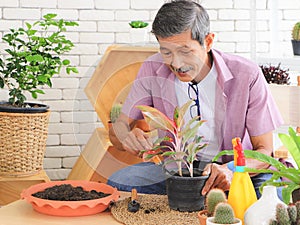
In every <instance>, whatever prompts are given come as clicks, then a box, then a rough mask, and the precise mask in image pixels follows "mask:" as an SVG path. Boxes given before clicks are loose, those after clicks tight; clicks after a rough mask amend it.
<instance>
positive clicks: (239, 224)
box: [206, 217, 258, 225]
mask: <svg viewBox="0 0 300 225" xmlns="http://www.w3.org/2000/svg"><path fill="white" fill-rule="evenodd" d="M213 221H214V217H208V218H207V219H206V225H222V224H219V223H215V222H213ZM233 224H234V225H242V221H241V220H240V219H238V218H235V223H233ZM223 225H229V224H223ZM257 225H258V224H257Z"/></svg>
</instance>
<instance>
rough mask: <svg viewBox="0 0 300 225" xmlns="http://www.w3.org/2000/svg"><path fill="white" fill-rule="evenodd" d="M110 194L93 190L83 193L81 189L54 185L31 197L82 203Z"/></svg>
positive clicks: (66, 185)
mask: <svg viewBox="0 0 300 225" xmlns="http://www.w3.org/2000/svg"><path fill="white" fill-rule="evenodd" d="M108 195H110V194H105V193H103V192H97V191H95V190H91V191H85V190H83V188H82V187H80V186H78V187H73V186H72V185H70V184H62V185H55V186H53V187H50V188H46V189H45V190H44V191H39V192H36V193H34V194H32V196H34V197H37V198H42V199H47V200H56V201H84V200H92V199H98V198H104V197H106V196H108Z"/></svg>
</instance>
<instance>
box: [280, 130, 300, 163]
mask: <svg viewBox="0 0 300 225" xmlns="http://www.w3.org/2000/svg"><path fill="white" fill-rule="evenodd" d="M289 134H290V136H288V135H287V134H278V136H279V138H280V140H281V142H282V143H283V145H284V146H285V147H286V148H287V149H288V151H289V153H290V154H291V155H292V157H293V159H294V161H295V163H296V164H297V166H298V168H300V137H298V136H296V133H295V131H294V130H293V129H292V128H289Z"/></svg>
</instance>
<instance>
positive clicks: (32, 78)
mask: <svg viewBox="0 0 300 225" xmlns="http://www.w3.org/2000/svg"><path fill="white" fill-rule="evenodd" d="M25 25H26V26H25V28H23V27H20V28H18V29H10V31H9V32H8V33H6V34H5V35H4V36H3V38H2V41H3V42H4V43H6V44H7V45H8V48H6V49H4V50H5V52H6V54H2V57H1V58H0V88H3V89H6V90H8V94H9V99H8V101H4V102H1V104H0V138H1V140H0V142H1V148H0V162H1V169H0V174H1V175H12V174H14V175H16V174H22V175H24V174H28V173H30V174H32V173H35V172H37V171H39V170H41V168H42V162H43V156H44V149H45V146H46V139H47V127H48V118H49V113H50V112H49V110H48V108H49V106H47V105H44V104H38V103H31V102H26V95H25V93H26V92H28V93H30V94H31V96H32V98H33V99H37V97H38V95H39V94H44V91H43V90H42V89H41V87H42V86H43V85H46V86H49V87H51V86H52V82H51V78H52V76H54V75H56V74H59V73H60V71H61V68H63V67H64V68H65V69H66V72H67V73H68V74H70V73H71V72H74V73H77V72H78V71H77V69H76V68H75V67H74V66H72V65H71V63H70V60H69V59H63V58H62V55H63V54H64V53H67V52H69V51H70V50H71V49H72V48H73V46H74V44H73V43H72V42H71V41H70V40H69V39H67V38H66V36H65V35H64V32H65V31H66V30H67V28H68V27H72V26H77V25H78V24H77V23H76V22H72V21H65V20H63V19H59V20H57V19H56V14H47V15H45V16H44V17H43V19H42V20H39V21H36V22H34V23H33V24H30V23H25ZM29 150H30V151H29ZM29 153H30V154H29ZM28 154H29V155H28ZM20 162H21V163H20Z"/></svg>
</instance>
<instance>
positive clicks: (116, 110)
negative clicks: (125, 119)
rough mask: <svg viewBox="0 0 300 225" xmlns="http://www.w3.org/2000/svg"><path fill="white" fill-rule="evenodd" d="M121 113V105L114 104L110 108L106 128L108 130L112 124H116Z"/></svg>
mask: <svg viewBox="0 0 300 225" xmlns="http://www.w3.org/2000/svg"><path fill="white" fill-rule="evenodd" d="M121 111H122V104H121V103H116V104H114V105H113V106H112V107H111V110H110V113H109V121H108V127H109V128H110V127H111V126H112V124H113V123H115V122H116V120H117V119H118V117H119V116H120V114H121Z"/></svg>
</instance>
